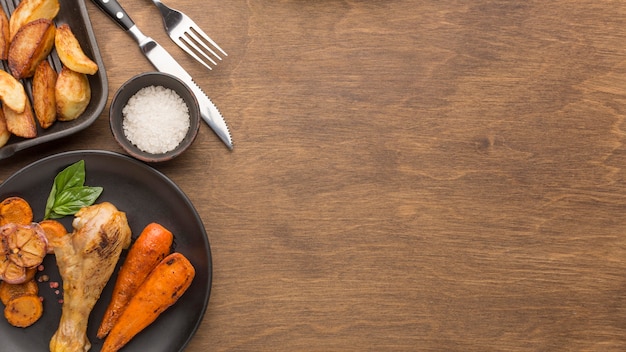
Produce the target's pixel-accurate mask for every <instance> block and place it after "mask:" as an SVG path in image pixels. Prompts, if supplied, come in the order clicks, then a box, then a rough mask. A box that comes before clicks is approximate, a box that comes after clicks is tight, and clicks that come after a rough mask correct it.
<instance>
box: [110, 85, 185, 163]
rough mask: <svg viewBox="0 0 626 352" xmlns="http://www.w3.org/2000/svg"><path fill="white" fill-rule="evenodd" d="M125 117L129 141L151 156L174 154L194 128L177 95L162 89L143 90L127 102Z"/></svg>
mask: <svg viewBox="0 0 626 352" xmlns="http://www.w3.org/2000/svg"><path fill="white" fill-rule="evenodd" d="M122 115H123V116H124V119H123V122H122V127H123V129H124V135H125V136H126V138H127V139H128V140H129V141H130V142H131V143H132V144H134V145H136V146H137V148H139V149H140V150H142V151H144V152H147V153H151V154H163V153H167V152H169V151H171V150H174V148H176V146H178V145H179V144H180V142H182V140H183V139H184V138H185V135H186V134H187V131H188V130H189V127H190V125H191V123H190V119H189V108H188V107H187V104H185V101H184V100H183V99H182V98H181V97H180V96H179V95H178V94H177V93H176V92H175V91H173V90H172V89H169V88H165V87H163V86H154V85H153V86H148V87H145V88H142V89H140V90H139V91H138V92H137V93H135V95H133V96H132V97H131V98H130V99H128V103H126V106H124V108H123V109H122Z"/></svg>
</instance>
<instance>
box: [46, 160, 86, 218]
mask: <svg viewBox="0 0 626 352" xmlns="http://www.w3.org/2000/svg"><path fill="white" fill-rule="evenodd" d="M84 184H85V161H84V160H79V161H77V162H75V163H74V164H72V165H70V166H68V167H66V168H65V169H63V171H61V172H59V173H58V174H57V175H56V177H55V178H54V182H53V183H52V189H51V190H50V194H49V195H48V199H47V201H46V210H45V212H44V219H48V218H50V216H51V214H52V213H53V209H54V204H55V202H56V198H57V194H60V193H62V192H63V191H65V190H66V189H68V188H75V187H83V185H84ZM57 215H58V214H57Z"/></svg>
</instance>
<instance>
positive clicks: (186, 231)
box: [0, 151, 212, 352]
mask: <svg viewBox="0 0 626 352" xmlns="http://www.w3.org/2000/svg"><path fill="white" fill-rule="evenodd" d="M79 160H84V161H85V170H86V180H85V185H88V186H101V187H103V188H104V191H103V193H102V195H101V196H100V198H99V199H98V201H97V202H102V201H109V202H111V203H113V204H114V205H115V206H117V208H118V209H120V210H121V211H124V212H126V216H127V218H128V222H129V224H130V227H131V229H132V231H133V240H134V239H135V238H136V237H137V236H138V235H139V233H140V232H141V230H142V229H143V228H144V227H145V226H146V225H147V224H149V223H150V222H158V223H160V224H161V225H163V226H165V227H166V228H168V229H169V230H170V231H172V233H173V234H174V237H175V251H177V252H181V253H182V254H184V255H185V256H186V257H187V258H189V260H190V261H191V263H192V264H193V265H194V267H195V269H196V276H195V278H194V280H193V282H192V284H191V287H190V288H189V289H188V290H187V292H185V294H184V295H183V296H182V297H181V298H180V299H179V300H178V302H176V303H175V304H174V305H173V306H172V307H170V308H169V309H168V310H166V311H165V312H164V313H163V314H162V315H161V316H160V317H159V318H158V319H157V320H156V321H155V322H154V323H153V324H152V325H150V326H149V327H148V328H147V329H146V330H144V331H143V332H141V333H140V334H139V335H137V336H136V337H135V338H134V339H133V340H131V342H130V343H129V344H128V345H126V347H124V348H123V349H122V351H125V352H131V351H136V352H145V351H150V352H159V351H162V352H173V351H182V350H183V349H184V347H185V346H186V345H187V343H188V342H189V340H190V339H191V337H192V336H193V334H194V333H195V332H196V330H197V328H198V326H199V324H200V322H201V320H202V317H203V316H204V312H205V311H206V307H207V305H208V302H209V295H210V293H211V274H212V266H211V251H210V247H209V242H208V239H207V235H206V231H205V229H204V226H203V224H202V220H201V219H200V217H199V216H198V213H197V212H196V210H195V208H194V207H193V205H192V203H191V202H190V201H189V199H188V198H187V196H186V195H185V194H184V193H183V192H182V191H181V190H180V188H178V187H177V186H176V184H174V183H173V182H172V181H171V180H170V179H168V178H167V177H166V176H164V175H163V174H161V173H160V172H158V171H156V170H155V169H153V168H151V167H149V166H147V165H146V164H143V163H141V162H139V161H137V160H134V159H131V158H129V157H127V156H123V155H120V154H117V153H113V152H105V151H73V152H66V153H62V154H57V155H53V156H50V157H47V158H44V159H42V160H39V161H37V162H35V163H33V164H30V165H29V166H26V167H25V168H23V169H21V170H20V171H18V172H16V173H15V174H14V175H12V176H11V177H9V178H8V179H7V180H6V181H5V182H4V183H2V184H0V199H4V198H6V197H9V196H20V197H23V198H24V199H26V200H27V201H28V202H29V203H30V204H31V206H32V208H33V213H34V217H35V219H34V220H35V221H40V220H41V219H42V218H43V212H44V209H45V205H46V199H47V197H48V194H49V192H50V187H51V185H52V181H53V179H54V177H55V176H56V174H57V173H59V172H60V171H61V170H63V169H64V168H65V167H67V166H68V165H70V164H72V163H74V162H76V161H79ZM72 220H73V217H71V216H69V217H65V218H63V219H61V221H62V222H63V223H64V225H65V226H66V228H67V229H68V230H70V229H71V228H72V227H71V222H72ZM125 255H126V251H124V252H123V254H122V259H121V260H120V263H121V262H122V261H123V259H124V256H125ZM44 266H45V269H44V272H43V273H45V274H47V275H49V276H50V281H58V282H61V280H60V276H59V273H58V270H57V267H56V263H55V261H54V256H53V255H48V256H46V259H45V260H44ZM118 266H119V264H118ZM118 269H119V268H118ZM117 271H118V270H116V271H115V273H114V276H113V277H112V278H111V280H109V283H108V285H107V286H106V287H105V289H104V291H103V293H102V296H101V297H100V300H99V301H98V303H96V306H95V308H94V310H93V311H92V313H91V315H90V316H89V324H88V331H87V335H88V337H89V340H90V341H91V343H92V349H91V351H100V349H101V347H102V340H100V339H98V338H97V337H96V331H97V329H98V325H99V323H100V320H101V319H102V316H103V314H104V310H105V309H106V306H107V304H108V302H109V300H110V297H111V292H112V290H113V284H114V282H115V277H116V276H115V275H116V273H117ZM40 275H41V274H37V276H40ZM39 293H40V295H41V296H42V297H44V314H43V316H42V318H41V319H40V320H39V321H37V322H36V323H35V324H34V325H32V326H30V327H28V328H25V329H22V328H16V327H13V326H11V325H9V324H8V323H7V322H6V320H5V319H4V317H2V316H0V350H2V351H3V352H37V351H42V352H44V351H49V349H48V343H49V341H50V338H51V337H52V335H53V334H54V332H55V331H56V329H57V327H58V323H59V319H60V317H61V304H60V303H59V302H58V300H59V298H61V297H62V296H60V295H57V294H56V293H55V291H54V289H51V288H50V287H49V283H40V284H39ZM85 319H87V317H85Z"/></svg>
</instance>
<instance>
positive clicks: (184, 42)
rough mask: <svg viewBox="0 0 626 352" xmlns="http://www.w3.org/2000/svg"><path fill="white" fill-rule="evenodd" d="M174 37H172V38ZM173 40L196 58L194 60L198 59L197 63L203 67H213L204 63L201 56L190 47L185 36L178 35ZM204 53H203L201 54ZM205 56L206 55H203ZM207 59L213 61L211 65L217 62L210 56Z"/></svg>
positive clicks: (210, 68)
mask: <svg viewBox="0 0 626 352" xmlns="http://www.w3.org/2000/svg"><path fill="white" fill-rule="evenodd" d="M172 39H174V38H172ZM174 42H176V44H178V46H179V47H180V48H181V49H183V50H184V51H185V52H186V53H187V54H189V55H191V57H193V58H194V59H196V61H198V62H199V63H201V64H202V65H203V66H204V67H206V68H208V69H209V70H213V68H212V67H211V66H210V65H209V64H207V63H206V61H205V60H203V59H202V58H200V57H199V56H198V55H197V54H196V53H195V52H194V51H193V50H192V49H191V48H190V47H189V44H188V40H187V39H186V38H185V37H179V38H178V39H177V40H176V39H174ZM203 55H204V54H203ZM204 56H206V55H204ZM209 60H210V61H211V62H212V63H213V65H217V63H216V62H215V61H213V60H212V59H211V58H209Z"/></svg>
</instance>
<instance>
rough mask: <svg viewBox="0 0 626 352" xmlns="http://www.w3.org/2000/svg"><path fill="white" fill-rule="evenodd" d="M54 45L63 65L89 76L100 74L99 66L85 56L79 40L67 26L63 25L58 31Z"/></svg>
mask: <svg viewBox="0 0 626 352" xmlns="http://www.w3.org/2000/svg"><path fill="white" fill-rule="evenodd" d="M54 45H55V47H56V50H57V54H58V55H59V59H61V62H62V63H63V65H65V66H67V67H69V68H70V69H72V70H73V71H75V72H79V73H84V74H87V75H93V74H95V73H96V72H98V65H97V64H96V63H95V62H93V61H92V60H91V59H90V58H89V57H87V55H85V52H84V51H83V48H82V47H81V46H80V43H79V42H78V39H76V37H75V36H74V33H73V32H72V29H71V28H70V26H68V25H67V24H62V25H60V26H59V28H58V29H57V31H56V35H55V38H54Z"/></svg>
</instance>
